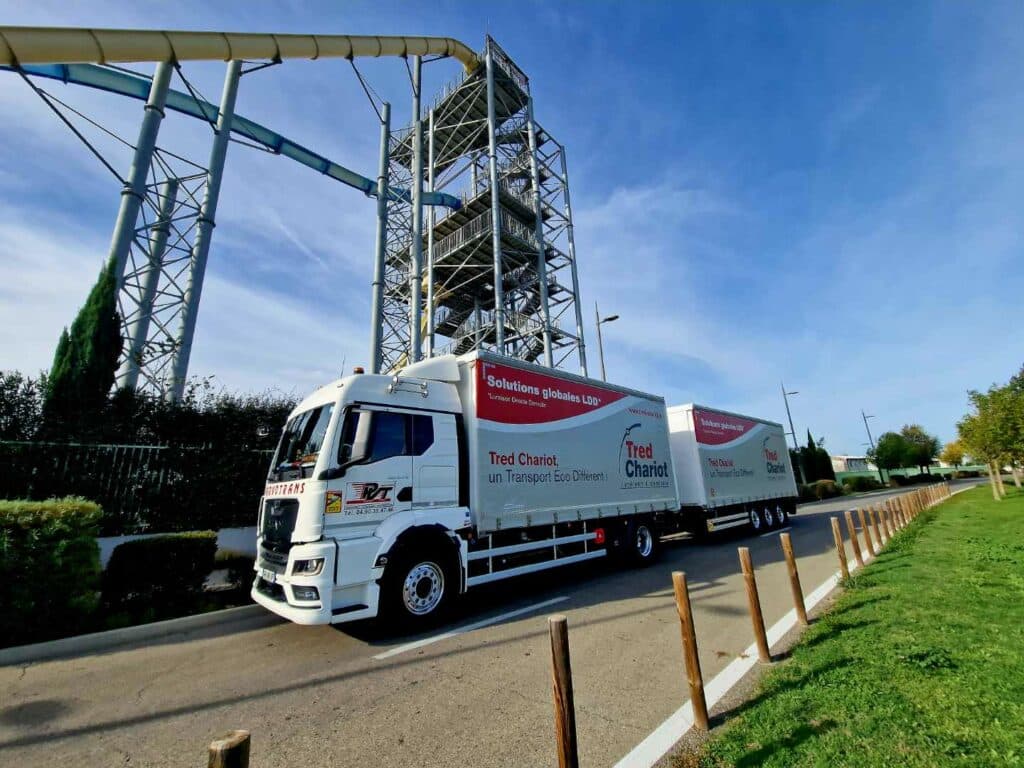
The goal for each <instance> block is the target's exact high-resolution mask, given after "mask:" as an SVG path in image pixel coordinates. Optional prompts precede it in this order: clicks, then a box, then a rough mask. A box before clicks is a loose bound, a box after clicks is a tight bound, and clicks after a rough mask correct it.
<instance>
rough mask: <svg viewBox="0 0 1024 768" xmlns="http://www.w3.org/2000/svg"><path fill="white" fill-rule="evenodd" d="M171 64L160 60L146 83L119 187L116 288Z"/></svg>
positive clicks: (113, 253)
mask: <svg viewBox="0 0 1024 768" xmlns="http://www.w3.org/2000/svg"><path fill="white" fill-rule="evenodd" d="M173 72H174V65H173V64H172V63H171V62H169V61H161V62H160V63H159V64H157V65H156V71H155V72H154V73H153V83H152V85H150V87H149V98H148V99H147V100H146V106H145V108H144V113H143V117H142V127H141V128H139V140H138V141H137V142H136V143H135V154H134V156H133V157H132V166H131V169H130V170H129V171H128V178H127V179H126V181H125V185H124V189H122V190H121V207H120V208H119V209H118V212H117V221H116V223H115V224H114V234H113V236H112V237H111V238H110V257H109V258H110V259H111V260H112V261H113V262H114V275H115V276H116V277H117V290H118V291H120V290H121V289H122V288H123V287H124V269H125V265H126V264H127V263H128V252H129V250H131V246H132V240H133V239H134V238H135V222H136V220H138V218H139V208H140V207H141V206H142V201H143V199H144V198H145V196H146V180H147V178H148V177H149V168H150V165H151V164H152V162H153V151H154V150H155V149H156V137H157V134H158V133H159V132H160V121H161V120H163V118H164V104H165V102H166V101H167V90H168V88H169V87H170V84H171V74H172V73H173Z"/></svg>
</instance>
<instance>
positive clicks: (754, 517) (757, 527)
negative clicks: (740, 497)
mask: <svg viewBox="0 0 1024 768" xmlns="http://www.w3.org/2000/svg"><path fill="white" fill-rule="evenodd" d="M747 519H748V520H749V521H750V528H751V530H753V531H754V533H760V532H761V531H763V530H764V518H762V517H761V513H760V512H758V511H757V508H756V507H751V508H750V509H748V510H747Z"/></svg>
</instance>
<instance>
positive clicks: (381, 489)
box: [348, 483, 395, 506]
mask: <svg viewBox="0 0 1024 768" xmlns="http://www.w3.org/2000/svg"><path fill="white" fill-rule="evenodd" d="M348 487H349V489H350V490H351V493H350V494H349V497H348V503H349V506H353V505H359V504H391V502H392V499H391V491H393V490H394V488H395V486H393V485H382V484H381V483H349V486H348Z"/></svg>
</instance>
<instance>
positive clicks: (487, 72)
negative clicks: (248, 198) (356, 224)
mask: <svg viewBox="0 0 1024 768" xmlns="http://www.w3.org/2000/svg"><path fill="white" fill-rule="evenodd" d="M480 60H481V65H480V66H479V67H477V68H476V69H475V71H473V72H471V73H469V74H466V75H465V76H464V77H463V78H462V79H461V80H459V81H458V82H456V83H454V84H452V85H449V86H448V87H447V88H446V89H444V90H443V91H442V93H441V94H440V95H439V96H438V97H437V98H436V99H435V101H434V103H433V105H432V106H430V107H429V108H427V109H420V102H419V97H418V89H419V82H420V78H419V71H420V70H419V67H420V64H421V62H420V60H419V59H418V58H417V59H416V61H415V67H414V77H413V89H414V123H413V125H412V126H410V127H407V128H405V129H402V130H397V131H394V132H391V133H388V131H387V126H385V131H384V133H385V134H386V135H387V137H388V138H387V145H386V146H387V155H386V159H385V158H382V169H381V170H382V171H385V166H386V173H387V178H386V179H385V183H387V184H390V186H391V188H392V189H394V188H395V187H401V188H403V189H409V190H412V194H410V195H408V196H405V197H404V198H402V197H395V196H391V197H389V198H388V202H387V205H386V209H385V206H381V207H380V208H379V209H378V212H379V214H381V213H383V214H386V220H379V221H378V251H380V250H383V254H384V269H383V280H382V283H383V285H382V297H381V301H380V306H379V310H377V311H376V313H375V315H376V317H375V320H374V324H375V331H376V332H375V335H374V342H373V343H374V345H375V346H374V349H373V350H372V352H373V355H374V369H375V370H376V369H378V366H379V370H380V371H381V372H391V371H397V370H399V369H400V368H402V367H403V366H404V365H406V364H407V363H409V362H414V361H416V360H418V359H420V358H421V357H424V356H432V355H435V354H443V353H445V352H454V353H457V354H461V353H464V352H468V351H470V350H473V349H478V348H479V349H488V350H492V351H497V352H499V353H502V354H506V355H509V356H511V357H516V358H519V359H522V360H526V361H530V362H534V361H540V362H541V363H543V364H544V365H547V366H550V367H563V366H566V365H571V364H574V363H575V362H576V361H577V360H578V365H579V368H580V370H581V371H582V372H583V374H584V375H585V374H586V351H585V346H584V340H583V322H582V316H581V306H580V302H579V280H578V277H577V269H576V258H575V246H574V241H573V227H572V209H571V205H570V200H569V182H568V173H567V170H566V162H565V150H564V148H563V147H562V145H560V144H559V143H558V142H557V141H555V139H553V138H552V137H551V136H550V135H549V134H548V133H547V132H546V131H545V130H544V129H543V128H541V126H540V125H539V124H538V123H537V122H536V120H535V118H534V115H533V101H532V98H531V97H530V88H529V80H528V78H527V77H526V75H525V74H523V72H522V71H521V70H520V69H519V68H518V67H517V66H516V65H515V63H514V62H513V61H512V60H511V59H510V58H509V57H508V55H507V54H506V53H505V52H504V51H503V50H502V49H501V48H500V47H499V46H498V45H497V44H496V43H495V42H494V40H492V39H491V38H490V37H488V38H487V39H486V43H485V48H484V51H483V53H482V55H481V56H480ZM416 117H418V118H419V120H418V122H419V125H417V121H416ZM417 137H421V143H420V144H419V150H420V151H419V152H416V151H415V150H416V149H417ZM419 184H422V188H424V189H426V190H427V191H428V192H434V191H441V190H445V191H447V192H449V193H452V194H457V196H458V197H459V198H460V199H461V201H462V207H461V208H459V209H458V210H452V211H447V210H445V209H441V210H440V211H439V210H438V209H436V208H433V207H430V208H425V209H421V210H424V214H422V215H423V216H424V217H425V221H424V223H423V225H422V226H419V225H418V223H417V221H416V213H417V205H416V199H417V196H416V189H417V187H418V186H419ZM417 232H419V233H421V234H420V237H419V244H420V247H419V248H416V244H417V239H418V238H417V235H416V233H417ZM417 276H419V279H417ZM417 316H418V317H419V322H418V323H417V319H416V318H417ZM417 337H418V338H419V339H421V343H420V345H419V348H416V345H415V344H414V343H413V340H414V338H417ZM573 353H575V355H574V354H573ZM573 358H575V360H574V359H573Z"/></svg>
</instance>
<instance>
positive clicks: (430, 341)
mask: <svg viewBox="0 0 1024 768" xmlns="http://www.w3.org/2000/svg"><path fill="white" fill-rule="evenodd" d="M427 189H428V190H429V191H431V192H433V191H434V110H433V109H431V110H430V118H429V120H428V121H427ZM436 221H437V214H436V213H435V211H434V206H430V214H429V220H428V222H427V357H433V356H434V224H435V222H436Z"/></svg>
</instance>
